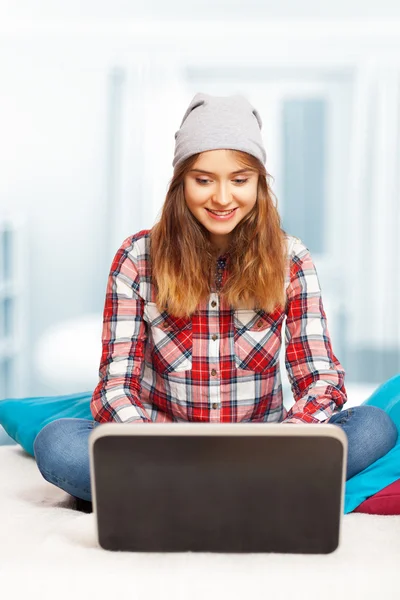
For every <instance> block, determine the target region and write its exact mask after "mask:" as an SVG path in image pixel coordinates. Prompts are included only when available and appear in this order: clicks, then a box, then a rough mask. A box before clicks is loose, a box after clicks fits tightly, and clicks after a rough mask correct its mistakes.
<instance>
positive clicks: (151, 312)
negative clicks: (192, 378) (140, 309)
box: [144, 302, 193, 374]
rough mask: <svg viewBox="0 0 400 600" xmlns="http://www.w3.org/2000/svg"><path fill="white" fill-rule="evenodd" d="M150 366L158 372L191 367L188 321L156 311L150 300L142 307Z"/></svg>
mask: <svg viewBox="0 0 400 600" xmlns="http://www.w3.org/2000/svg"><path fill="white" fill-rule="evenodd" d="M144 316H145V320H146V321H147V325H148V335H149V338H150V343H151V359H152V363H153V367H154V369H155V370H156V371H158V372H159V373H162V374H166V373H171V372H174V373H175V372H181V371H190V370H191V369H192V350H193V338H192V320H191V319H190V318H189V319H187V318H181V317H173V316H172V315H169V314H168V313H167V312H165V311H164V312H160V311H159V310H158V308H157V306H156V304H155V303H154V302H148V303H147V304H146V305H145V310H144Z"/></svg>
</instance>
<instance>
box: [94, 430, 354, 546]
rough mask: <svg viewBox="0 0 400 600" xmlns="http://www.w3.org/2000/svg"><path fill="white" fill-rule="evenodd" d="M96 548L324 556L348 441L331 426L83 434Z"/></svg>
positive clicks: (338, 513) (339, 510)
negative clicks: (88, 468)
mask: <svg viewBox="0 0 400 600" xmlns="http://www.w3.org/2000/svg"><path fill="white" fill-rule="evenodd" d="M89 452H90V470H91V491H92V503H93V513H94V515H95V520H96V524H97V536H98V543H99V545H100V546H101V547H102V548H104V549H106V550H116V551H133V552H187V551H190V552H228V553H232V552H235V553H248V552H279V553H304V554H328V553H330V552H333V551H334V550H335V549H336V548H337V547H338V545H339V542H340V531H341V521H342V515H343V507H344V489H345V478H346V468H347V436H346V434H345V433H344V431H343V430H342V429H341V428H339V427H337V426H335V425H333V424H331V425H330V424H328V423H326V424H322V423H321V424H293V423H292V424H290V425H282V424H279V423H193V422H189V423H143V424H134V423H105V424H102V425H100V426H98V427H96V428H95V429H94V430H93V431H92V432H91V434H90V436H89Z"/></svg>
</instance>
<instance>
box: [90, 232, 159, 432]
mask: <svg viewBox="0 0 400 600" xmlns="http://www.w3.org/2000/svg"><path fill="white" fill-rule="evenodd" d="M143 312H144V300H143V298H141V296H140V295H139V273H138V270H137V261H136V260H135V247H134V242H132V237H129V238H127V239H126V240H125V241H124V242H123V244H122V245H121V247H120V248H119V250H118V251H117V253H116V255H115V256H114V259H113V261H112V265H111V269H110V272H109V276H108V280H107V288H106V298H105V305H104V312H103V330H102V354H101V360H100V369H99V377H100V381H99V383H98V384H97V386H96V388H95V390H94V392H93V395H92V398H91V402H90V410H91V413H92V415H93V418H94V419H95V420H96V421H99V422H101V423H105V422H108V421H115V422H118V423H127V422H131V421H136V422H138V423H143V422H149V421H151V418H150V416H149V415H148V414H147V412H146V410H145V409H144V407H143V404H142V403H141V401H140V393H141V384H140V376H141V369H142V363H143V357H144V347H145V343H146V339H147V329H146V323H145V321H144V319H143Z"/></svg>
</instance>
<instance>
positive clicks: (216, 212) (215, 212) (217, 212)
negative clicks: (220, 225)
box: [207, 208, 236, 215]
mask: <svg viewBox="0 0 400 600" xmlns="http://www.w3.org/2000/svg"><path fill="white" fill-rule="evenodd" d="M207 210H208V211H209V212H212V213H214V215H229V214H230V213H231V212H233V211H234V210H236V209H235V208H232V210H225V211H221V210H211V209H210V208H207Z"/></svg>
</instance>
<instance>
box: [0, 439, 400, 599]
mask: <svg viewBox="0 0 400 600" xmlns="http://www.w3.org/2000/svg"><path fill="white" fill-rule="evenodd" d="M0 482H1V484H0V514H1V516H2V519H1V521H2V522H1V527H0V597H1V598H5V599H6V598H11V597H12V598H13V599H15V598H17V599H19V598H21V599H22V598H23V599H24V600H25V598H29V599H30V600H32V599H36V598H38V599H39V598H40V599H41V600H46V599H47V598H54V599H56V600H61V599H64V598H68V599H69V600H71V599H75V598H78V599H81V598H82V599H89V598H90V599H96V598H110V599H111V598H117V599H118V600H123V599H125V598H129V599H130V600H132V599H138V598H140V599H142V598H143V599H153V598H154V599H157V600H159V599H169V598H171V599H174V600H177V599H180V598H182V599H185V600H197V599H200V598H201V599H202V600H203V599H205V598H206V599H207V600H209V599H214V598H215V599H217V598H218V600H221V599H225V598H227V599H233V598H235V599H236V598H237V599H240V600H243V599H245V598H248V599H251V600H256V599H258V598H260V599H261V598H262V599H263V600H265V599H266V598H272V599H273V600H279V599H281V598H282V599H283V598H285V599H286V598H287V599H289V598H296V600H301V599H303V598H304V599H307V600H313V599H314V598H315V599H318V600H320V599H321V598H324V600H329V599H331V598H332V599H333V598H335V599H339V598H340V599H341V600H342V599H347V598H349V599H350V598H351V599H356V598H357V599H358V598H360V599H361V598H362V599H363V600H364V599H366V598H367V599H369V598H377V597H378V595H379V597H383V598H385V600H391V599H395V598H396V599H398V598H399V597H400V583H399V580H398V577H396V572H398V565H399V559H400V517H397V516H391V517H385V516H371V515H361V514H350V515H345V516H344V520H343V530H342V539H341V543H340V546H339V548H338V549H337V550H336V551H335V552H333V553H332V554H329V555H294V554H291V555H280V554H248V555H242V554H234V555H229V554H212V553H201V554H198V553H190V552H188V553H177V554H166V553H165V554H163V553H160V554H146V553H122V552H121V553H115V552H109V551H105V550H103V549H101V548H100V547H99V546H98V544H97V539H96V530H95V521H94V515H93V514H85V513H81V512H78V511H76V510H74V508H73V506H74V504H73V501H72V498H71V497H70V496H69V495H68V494H66V493H65V492H63V491H62V490H60V489H58V488H57V487H55V486H53V485H51V484H49V483H48V482H46V481H45V480H44V479H43V478H42V476H41V474H40V473H39V471H38V469H37V467H36V463H35V461H34V459H33V458H32V457H31V456H29V455H27V454H26V453H25V452H24V451H23V450H22V449H21V448H20V447H19V446H15V445H14V446H3V447H0ZM132 518H135V515H134V514H132Z"/></svg>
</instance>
